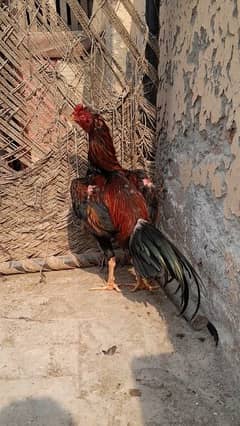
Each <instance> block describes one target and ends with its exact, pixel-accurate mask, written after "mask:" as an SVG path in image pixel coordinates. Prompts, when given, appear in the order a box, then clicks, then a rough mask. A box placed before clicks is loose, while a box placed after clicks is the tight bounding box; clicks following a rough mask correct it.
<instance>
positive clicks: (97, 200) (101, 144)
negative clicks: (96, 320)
mask: <svg viewBox="0 0 240 426" xmlns="http://www.w3.org/2000/svg"><path fill="white" fill-rule="evenodd" d="M72 119H73V120H74V121H75V122H76V123H77V124H78V125H79V126H80V127H81V128H82V129H83V130H85V131H86V132H87V133H88V135H89V152H88V160H89V163H90V164H91V165H92V167H93V168H95V170H97V171H96V172H95V176H93V177H90V179H89V177H87V179H86V180H85V181H84V180H78V183H77V182H76V181H75V183H74V181H73V183H72V188H71V193H72V200H73V205H74V206H75V211H77V210H78V209H79V212H80V216H82V217H83V218H84V220H85V223H86V224H87V226H88V227H89V229H91V232H93V233H94V234H95V236H97V238H99V237H100V241H101V238H105V240H104V243H106V241H107V249H106V247H103V250H104V249H105V251H107V255H108V267H109V271H108V281H107V285H106V286H105V287H104V289H106V290H112V289H116V290H118V291H119V288H118V286H117V285H116V283H115V274H114V269H115V264H116V262H115V256H114V253H113V251H112V247H111V241H112V240H115V241H117V242H118V244H119V245H120V247H122V248H123V249H127V250H129V253H130V256H131V259H132V263H133V266H134V269H135V273H136V280H137V283H136V286H135V288H134V290H137V289H144V288H145V289H149V290H152V280H154V279H156V278H158V277H160V276H161V273H162V270H164V271H167V273H168V274H170V276H171V278H172V279H176V280H177V282H178V283H179V287H180V289H181V313H183V312H185V310H186V309H187V307H188V303H189V291H190V290H189V286H190V279H191V280H192V282H194V283H195V286H196V290H197V303H196V309H195V311H194V313H193V315H192V318H193V317H194V316H195V315H196V313H197V311H198V309H199V306H200V296H201V292H200V288H201V285H203V284H202V281H201V278H200V277H199V275H198V273H197V272H196V271H195V269H194V268H193V266H192V265H191V264H190V262H189V261H188V260H187V259H186V257H185V256H184V255H183V254H182V253H181V252H180V251H179V250H178V249H177V247H175V245H174V244H173V243H172V242H171V241H170V240H169V239H168V238H167V237H166V236H165V235H164V234H163V233H162V232H161V231H160V230H159V229H157V228H156V227H155V226H154V225H153V224H152V223H151V220H150V216H149V211H148V208H147V203H146V200H145V198H144V196H143V194H142V193H141V191H140V190H139V189H140V188H139V187H138V181H137V180H136V178H135V177H134V178H133V176H131V172H130V173H129V171H126V170H125V169H123V168H122V167H121V165H120V164H119V162H118V160H117V157H116V152H115V149H114V146H113V141H112V138H111V135H110V131H109V129H108V126H107V125H106V123H105V121H104V120H103V118H102V117H100V116H99V114H93V113H92V112H91V111H90V110H89V109H88V108H86V107H83V106H82V105H77V106H76V107H75V109H74V111H73V114H72ZM100 241H99V242H100ZM100 244H101V243H100ZM103 245H104V244H103Z"/></svg>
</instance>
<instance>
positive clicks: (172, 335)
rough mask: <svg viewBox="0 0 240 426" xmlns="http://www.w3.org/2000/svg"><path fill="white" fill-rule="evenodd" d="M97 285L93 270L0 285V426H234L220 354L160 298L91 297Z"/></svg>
mask: <svg viewBox="0 0 240 426" xmlns="http://www.w3.org/2000/svg"><path fill="white" fill-rule="evenodd" d="M118 281H119V282H122V281H125V282H132V277H131V276H130V275H128V273H127V270H126V269H119V270H118ZM102 283H103V282H102V279H101V278H100V277H99V273H98V271H97V270H96V269H94V268H93V269H89V270H85V271H83V270H73V271H64V272H49V273H47V274H46V280H45V282H43V283H41V284H39V274H29V275H24V276H23V275H22V276H12V277H7V278H3V277H2V278H1V286H0V298H1V305H0V321H1V322H0V426H15V425H17V426H27V425H34V426H39V425H41V426H67V425H69V426H70V425H72V426H73V425H74V426H76V425H83V426H141V425H144V426H145V425H147V426H156V425H161V426H168V425H169V426H172V425H177V426H180V425H183V426H188V425H189V426H193V425H201V426H202V425H208V426H215V425H221V426H228V425H234V426H236V425H240V404H239V388H237V387H236V386H235V385H234V384H233V383H232V380H231V378H232V376H233V372H232V371H231V370H230V369H229V368H228V366H227V365H226V362H225V361H224V359H223V357H222V351H221V346H220V347H219V348H216V347H215V346H214V342H213V340H212V338H211V337H209V336H208V335H207V334H204V333H203V332H198V333H197V332H193V331H192V330H191V329H190V328H189V327H188V326H187V324H186V323H185V321H184V320H183V319H179V318H177V317H176V315H175V310H174V308H173V307H172V306H171V304H170V302H168V300H167V299H166V298H165V297H164V295H163V294H162V293H159V292H158V293H156V294H153V295H152V294H148V293H146V292H139V293H137V294H136V293H135V294H132V293H130V292H129V289H125V290H124V292H123V294H117V293H116V292H93V291H92V292H90V291H89V289H90V287H91V286H92V285H94V286H95V285H102ZM111 348H112V349H111Z"/></svg>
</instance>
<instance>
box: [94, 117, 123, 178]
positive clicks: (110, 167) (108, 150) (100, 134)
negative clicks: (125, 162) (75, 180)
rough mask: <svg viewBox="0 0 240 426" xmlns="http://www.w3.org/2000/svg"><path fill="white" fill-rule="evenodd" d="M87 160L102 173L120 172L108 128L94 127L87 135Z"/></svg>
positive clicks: (120, 168) (120, 167)
mask: <svg viewBox="0 0 240 426" xmlns="http://www.w3.org/2000/svg"><path fill="white" fill-rule="evenodd" d="M88 160H89V162H90V164H92V165H93V166H94V167H97V168H98V169H100V170H101V171H103V172H113V171H122V170H123V168H122V166H121V165H120V164H119V162H118V159H117V156H116V151H115V148H114V145H113V141H112V137H111V135H110V132H109V129H108V127H107V126H106V125H105V126H103V127H101V128H99V127H96V128H93V129H92V130H91V132H90V133H89V151H88Z"/></svg>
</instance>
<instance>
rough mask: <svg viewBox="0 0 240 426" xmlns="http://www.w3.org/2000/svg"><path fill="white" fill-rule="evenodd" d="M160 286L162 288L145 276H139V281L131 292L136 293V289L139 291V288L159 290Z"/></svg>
mask: <svg viewBox="0 0 240 426" xmlns="http://www.w3.org/2000/svg"><path fill="white" fill-rule="evenodd" d="M159 288H160V286H159V285H152V284H150V283H149V282H148V280H146V279H145V278H142V277H137V283H136V285H135V286H134V287H133V289H132V290H131V292H132V293H134V292H135V291H138V290H149V291H154V290H158V289H159Z"/></svg>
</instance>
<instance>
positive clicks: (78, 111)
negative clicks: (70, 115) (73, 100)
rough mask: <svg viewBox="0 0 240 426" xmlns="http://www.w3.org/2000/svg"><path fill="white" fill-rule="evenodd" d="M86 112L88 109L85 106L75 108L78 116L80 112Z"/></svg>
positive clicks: (79, 105)
mask: <svg viewBox="0 0 240 426" xmlns="http://www.w3.org/2000/svg"><path fill="white" fill-rule="evenodd" d="M83 111H86V107H84V106H83V104H78V105H76V106H75V108H74V112H75V113H76V114H79V113H80V112H83Z"/></svg>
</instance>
